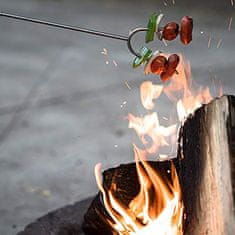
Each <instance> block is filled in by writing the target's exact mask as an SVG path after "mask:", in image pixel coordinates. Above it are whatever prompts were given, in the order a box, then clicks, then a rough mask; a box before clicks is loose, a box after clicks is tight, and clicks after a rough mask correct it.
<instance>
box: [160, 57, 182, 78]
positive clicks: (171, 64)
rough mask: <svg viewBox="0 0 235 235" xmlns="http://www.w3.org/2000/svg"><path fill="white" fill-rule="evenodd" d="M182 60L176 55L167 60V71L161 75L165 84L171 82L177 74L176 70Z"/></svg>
mask: <svg viewBox="0 0 235 235" xmlns="http://www.w3.org/2000/svg"><path fill="white" fill-rule="evenodd" d="M179 61H180V58H179V56H178V55H176V54H172V55H170V56H169V58H168V60H167V65H166V70H165V71H164V72H162V73H161V74H160V78H161V80H162V81H163V82H165V81H167V80H169V79H170V78H171V77H172V75H173V74H174V73H175V72H176V68H177V66H178V64H179Z"/></svg>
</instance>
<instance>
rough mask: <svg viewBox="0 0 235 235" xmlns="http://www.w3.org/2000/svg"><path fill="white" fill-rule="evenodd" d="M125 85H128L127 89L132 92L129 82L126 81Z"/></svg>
mask: <svg viewBox="0 0 235 235" xmlns="http://www.w3.org/2000/svg"><path fill="white" fill-rule="evenodd" d="M125 85H126V87H127V88H128V89H129V90H131V86H130V85H129V84H128V82H127V81H125Z"/></svg>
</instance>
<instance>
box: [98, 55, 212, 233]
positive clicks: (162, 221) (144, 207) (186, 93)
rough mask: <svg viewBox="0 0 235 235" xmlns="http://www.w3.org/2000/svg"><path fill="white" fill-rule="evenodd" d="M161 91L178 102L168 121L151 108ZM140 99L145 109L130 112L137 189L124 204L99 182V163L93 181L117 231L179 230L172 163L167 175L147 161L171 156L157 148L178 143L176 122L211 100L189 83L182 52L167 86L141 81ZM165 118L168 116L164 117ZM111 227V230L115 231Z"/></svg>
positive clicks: (180, 208)
mask: <svg viewBox="0 0 235 235" xmlns="http://www.w3.org/2000/svg"><path fill="white" fill-rule="evenodd" d="M163 93H164V94H165V95H166V96H168V98H169V99H170V100H171V101H173V102H174V103H175V104H176V111H177V114H178V115H177V116H178V121H176V123H175V124H172V125H169V126H163V125H161V124H160V121H159V118H158V114H157V112H152V111H150V110H153V108H154V106H155V104H154V100H157V99H158V98H159V97H160V95H161V94H163ZM140 96H141V102H142V104H143V106H144V107H145V109H147V110H148V111H149V112H148V114H147V115H144V116H141V117H137V116H135V115H133V114H128V120H129V128H133V129H134V130H135V131H136V133H137V135H138V136H139V138H140V140H141V142H142V144H143V146H144V148H143V149H141V148H138V147H137V146H136V145H134V155H135V162H136V170H137V174H138V179H139V184H140V191H139V193H138V195H137V196H136V197H135V198H134V199H133V200H132V201H131V202H130V203H129V205H128V207H126V206H124V205H123V204H122V203H121V202H119V201H118V200H117V199H116V198H115V196H114V192H115V185H112V186H111V189H110V190H107V191H106V190H105V189H104V188H103V186H102V179H101V174H100V168H101V165H99V164H98V165H97V166H96V167H95V175H96V181H97V184H98V187H99V189H100V191H101V192H102V195H103V199H104V205H105V207H106V209H107V211H108V213H109V215H110V216H111V218H112V221H110V220H109V219H107V221H108V222H109V224H110V225H111V226H112V228H113V229H114V230H115V231H116V233H117V234H119V235H153V234H158V235H182V234H183V229H182V218H183V208H184V206H183V202H182V195H181V189H180V184H179V179H178V176H177V172H176V169H175V167H174V165H173V164H172V165H171V180H170V181H169V180H166V178H165V177H164V179H163V178H162V177H161V176H160V175H159V174H158V173H157V172H156V171H155V170H154V169H153V168H152V167H151V166H150V165H149V164H148V162H147V159H148V157H149V156H150V155H153V154H155V155H156V154H157V153H158V154H159V158H160V159H161V156H162V157H163V158H164V160H165V159H167V158H168V159H169V158H170V157H169V155H168V154H162V153H160V150H161V148H162V147H166V146H170V147H172V146H173V144H176V140H177V131H178V126H179V125H178V124H179V123H182V122H183V121H184V120H185V119H186V117H187V116H188V115H189V114H193V112H194V111H195V110H196V109H197V108H199V107H200V106H201V105H202V104H206V103H208V102H210V101H211V100H212V95H211V93H210V90H209V88H208V87H206V88H199V89H193V85H192V80H191V70H190V65H189V63H188V62H187V61H185V60H184V58H183V57H182V56H180V64H179V65H178V67H177V72H176V73H175V74H174V75H173V76H172V78H171V80H170V81H169V83H168V84H167V85H165V86H163V85H155V84H153V83H152V82H151V81H145V82H143V83H142V85H141V86H140ZM168 120H169V119H168ZM116 233H115V234H116Z"/></svg>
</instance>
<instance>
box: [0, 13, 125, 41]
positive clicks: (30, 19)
mask: <svg viewBox="0 0 235 235" xmlns="http://www.w3.org/2000/svg"><path fill="white" fill-rule="evenodd" d="M0 16H4V17H7V18H12V19H16V20H23V21H27V22H31V23H37V24H43V25H47V26H53V27H56V28H62V29H67V30H72V31H78V32H82V33H87V34H92V35H96V36H101V37H106V38H112V39H117V40H122V41H127V40H128V37H126V36H123V35H118V34H112V33H106V32H101V31H97V30H92V29H87V28H83V27H76V26H70V25H64V24H58V23H53V22H48V21H44V20H39V19H34V18H29V17H25V16H18V15H12V14H8V13H4V12H0Z"/></svg>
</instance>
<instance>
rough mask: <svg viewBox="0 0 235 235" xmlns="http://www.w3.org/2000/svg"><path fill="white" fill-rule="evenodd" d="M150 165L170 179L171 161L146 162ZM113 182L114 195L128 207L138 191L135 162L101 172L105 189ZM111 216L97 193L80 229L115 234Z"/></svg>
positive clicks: (91, 234) (90, 233) (88, 234)
mask: <svg viewBox="0 0 235 235" xmlns="http://www.w3.org/2000/svg"><path fill="white" fill-rule="evenodd" d="M148 163H149V164H150V166H151V167H152V168H153V169H154V170H155V171H156V172H158V175H160V176H162V177H165V180H166V181H171V174H170V171H171V166H172V162H171V161H164V162H148ZM113 184H115V185H116V188H117V190H116V191H115V194H114V196H115V197H116V198H117V199H118V200H119V201H120V202H121V203H123V205H124V206H125V207H126V208H128V205H129V203H130V202H131V201H132V200H133V199H134V198H135V197H136V196H137V194H138V193H139V191H140V184H139V182H138V174H137V170H136V164H135V163H129V164H125V165H124V164H123V165H120V166H119V167H116V168H112V169H108V170H106V171H104V172H103V185H104V188H105V189H106V190H110V189H111V187H112V185H113ZM108 220H111V217H110V216H109V214H108V213H107V210H106V209H105V206H104V202H103V199H102V194H101V193H99V194H98V195H97V196H96V197H95V199H94V200H93V202H92V203H91V205H90V207H89V209H88V211H87V213H86V214H85V216H84V223H83V225H82V229H83V231H84V232H85V234H86V235H94V234H97V235H113V234H117V233H116V232H115V231H114V230H113V227H112V226H111V225H110V224H109V223H108ZM127 234H128V233H127Z"/></svg>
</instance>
